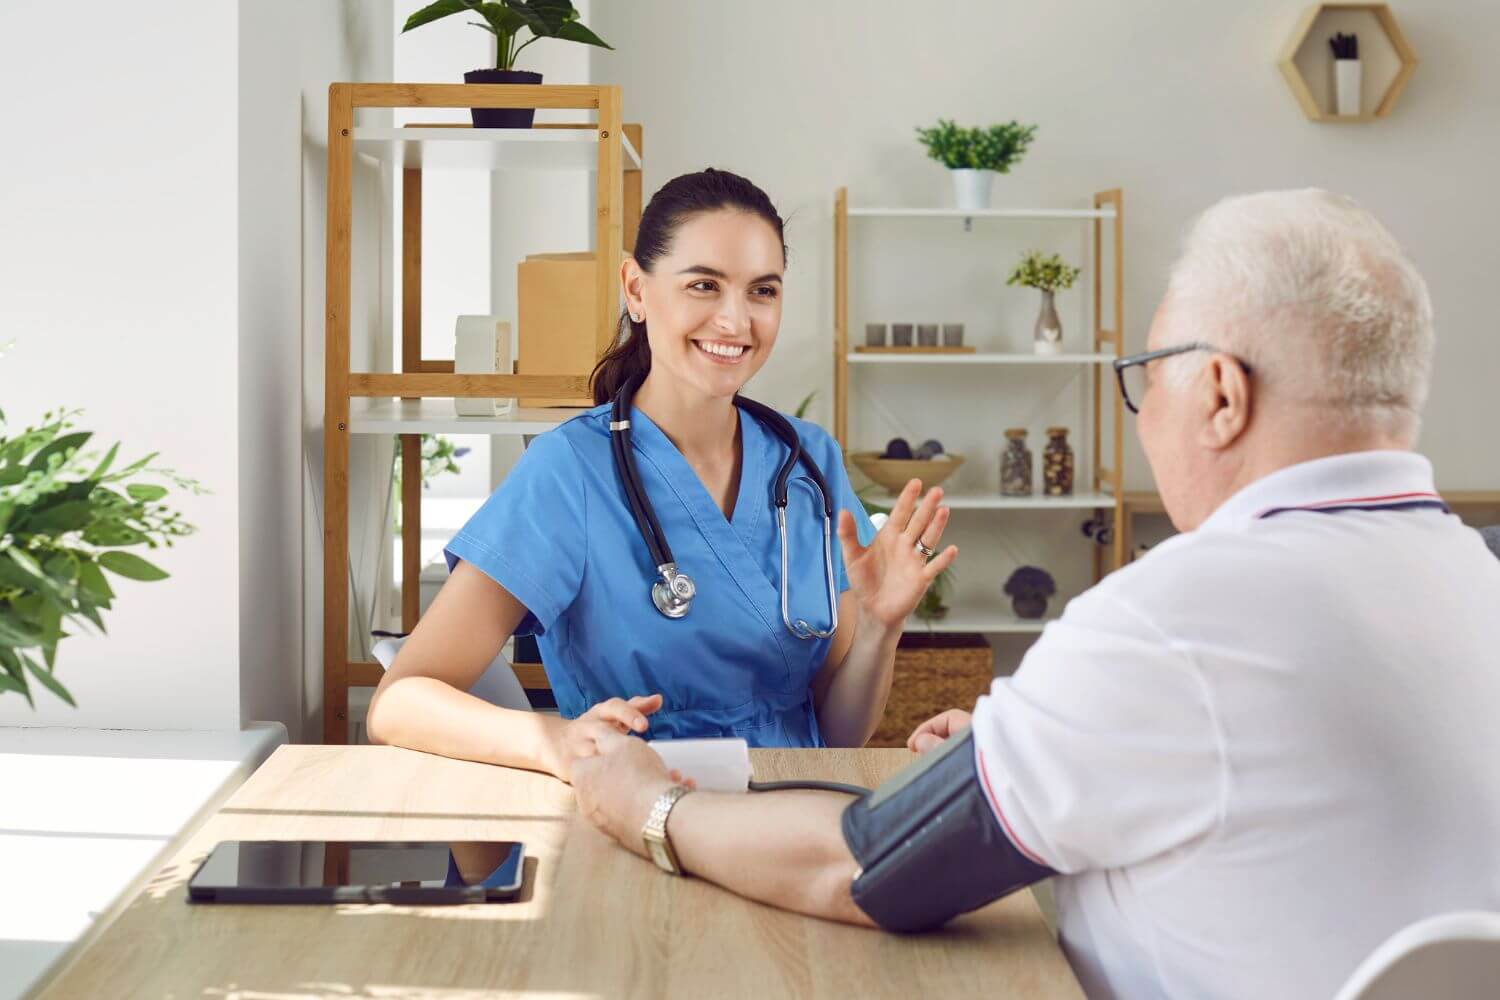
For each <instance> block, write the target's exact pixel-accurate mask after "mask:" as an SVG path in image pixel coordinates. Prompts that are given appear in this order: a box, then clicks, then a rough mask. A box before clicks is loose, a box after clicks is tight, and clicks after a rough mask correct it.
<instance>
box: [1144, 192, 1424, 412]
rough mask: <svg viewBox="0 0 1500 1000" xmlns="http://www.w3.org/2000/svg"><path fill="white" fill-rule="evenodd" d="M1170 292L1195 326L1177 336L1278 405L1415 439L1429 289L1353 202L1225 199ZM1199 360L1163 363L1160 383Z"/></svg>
mask: <svg viewBox="0 0 1500 1000" xmlns="http://www.w3.org/2000/svg"><path fill="white" fill-rule="evenodd" d="M1168 287H1169V292H1170V294H1171V295H1172V298H1173V301H1174V303H1178V302H1180V303H1183V304H1185V305H1186V306H1187V309H1188V310H1189V312H1188V314H1189V315H1191V316H1192V317H1193V319H1194V326H1193V329H1190V330H1185V331H1184V333H1183V337H1182V339H1194V340H1206V341H1208V342H1210V343H1212V344H1213V345H1214V346H1216V347H1218V348H1220V349H1221V350H1224V351H1227V352H1229V353H1231V354H1234V355H1236V356H1238V357H1240V358H1243V359H1244V360H1245V362H1246V363H1248V364H1249V365H1250V366H1251V369H1252V371H1253V372H1254V375H1255V378H1256V379H1257V380H1264V381H1263V384H1264V385H1266V386H1268V387H1271V390H1272V391H1273V392H1274V393H1275V394H1276V395H1277V396H1278V398H1281V399H1283V400H1287V401H1292V402H1300V403H1306V404H1312V405H1321V406H1323V407H1326V408H1327V409H1329V410H1330V411H1332V415H1335V416H1336V417H1337V418H1338V419H1341V420H1342V421H1345V422H1347V423H1348V424H1349V425H1350V426H1352V427H1357V428H1363V429H1370V430H1375V431H1383V432H1387V433H1394V434H1400V435H1403V436H1405V435H1409V436H1411V437H1415V436H1416V432H1417V429H1418V426H1419V423H1420V418H1421V412H1422V406H1423V404H1424V403H1426V401H1427V389H1428V382H1429V380H1430V377H1431V373H1432V353H1433V344H1434V339H1435V338H1434V333H1433V326H1432V303H1431V301H1430V300H1429V298H1428V295H1427V284H1426V282H1424V281H1423V280H1422V276H1421V275H1420V274H1418V273H1417V269H1416V267H1414V266H1413V265H1412V262H1411V261H1410V260H1409V259H1408V258H1407V256H1406V254H1405V253H1403V252H1402V250H1401V247H1400V246H1399V245H1398V244H1397V243H1396V240H1395V238H1394V237H1392V236H1391V234H1390V233H1389V232H1388V231H1387V230H1386V228H1385V227H1384V226H1382V225H1381V224H1380V223H1379V222H1378V221H1376V219H1375V217H1374V216H1373V215H1371V214H1370V213H1369V212H1367V211H1365V210H1364V209H1363V208H1361V207H1360V206H1359V205H1358V204H1357V203H1356V202H1355V201H1354V200H1353V199H1351V198H1346V197H1343V196H1341V195H1335V194H1330V193H1329V192H1327V191H1320V190H1317V189H1307V190H1302V191H1266V192H1262V193H1260V194H1250V195H1241V196H1238V197H1233V198H1226V199H1224V200H1223V201H1221V202H1219V203H1218V204H1217V205H1214V206H1213V207H1212V208H1210V209H1209V210H1208V211H1206V212H1204V213H1203V214H1202V215H1201V216H1199V217H1198V219H1197V221H1196V222H1195V223H1194V224H1193V226H1192V228H1191V229H1190V230H1189V231H1188V234H1187V237H1186V239H1185V240H1184V242H1183V252H1182V256H1181V257H1180V258H1179V259H1178V261H1177V263H1176V265H1175V266H1174V267H1173V269H1172V275H1171V280H1170V283H1169V286H1168ZM1179 329H1181V327H1179ZM1162 346H1169V345H1162ZM1205 358H1206V356H1205V355H1203V354H1202V353H1195V354H1189V355H1185V356H1182V357H1181V358H1180V359H1171V360H1172V361H1173V362H1176V363H1175V364H1169V365H1168V366H1167V368H1168V370H1167V373H1166V374H1167V377H1168V378H1169V379H1172V380H1174V381H1178V382H1179V383H1180V382H1181V381H1185V380H1187V379H1188V378H1190V377H1191V376H1192V375H1193V374H1195V373H1196V372H1197V371H1198V369H1199V368H1200V367H1201V365H1202V364H1203V363H1204V361H1205Z"/></svg>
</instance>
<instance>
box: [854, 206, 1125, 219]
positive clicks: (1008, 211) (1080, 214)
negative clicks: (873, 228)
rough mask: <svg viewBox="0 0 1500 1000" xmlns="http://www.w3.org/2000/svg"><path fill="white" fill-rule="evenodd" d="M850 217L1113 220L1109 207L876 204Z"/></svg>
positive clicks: (857, 207)
mask: <svg viewBox="0 0 1500 1000" xmlns="http://www.w3.org/2000/svg"><path fill="white" fill-rule="evenodd" d="M848 214H849V215H850V216H851V217H853V218H871V219H877V218H886V219H1113V218H1115V210H1114V208H1113V207H1110V208H986V209H983V210H980V211H965V210H964V209H961V208H890V207H882V206H878V205H862V206H856V207H851V208H850V209H849V213H848Z"/></svg>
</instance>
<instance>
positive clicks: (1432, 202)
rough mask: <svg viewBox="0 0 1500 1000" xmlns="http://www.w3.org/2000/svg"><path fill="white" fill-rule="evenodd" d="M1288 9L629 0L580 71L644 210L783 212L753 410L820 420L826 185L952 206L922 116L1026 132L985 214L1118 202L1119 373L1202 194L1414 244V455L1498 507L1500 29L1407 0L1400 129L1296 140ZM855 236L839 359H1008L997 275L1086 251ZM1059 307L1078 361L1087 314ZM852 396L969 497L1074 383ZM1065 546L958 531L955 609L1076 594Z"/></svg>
mask: <svg viewBox="0 0 1500 1000" xmlns="http://www.w3.org/2000/svg"><path fill="white" fill-rule="evenodd" d="M1305 6H1306V4H1305V2H1304V0H1274V2H1262V3H1255V4H1244V3H1228V2H1212V3H1204V2H1189V0H1141V2H1132V3H1128V4H1124V3H1115V2H1109V0H1059V2H1056V3H1048V4H1023V3H1017V2H1001V3H990V2H979V0H970V2H967V3H962V4H952V5H949V6H947V7H945V8H944V9H943V11H942V13H941V15H940V16H939V15H931V16H929V13H928V12H925V11H918V10H914V9H913V8H912V6H911V5H910V4H899V3H895V2H892V0H878V2H876V0H859V2H856V0H830V2H826V3H819V4H807V3H801V2H794V0H767V2H765V3H761V4H757V5H755V6H754V7H753V8H750V7H747V6H746V5H743V4H691V5H684V4H680V3H675V2H671V0H640V2H637V3H633V4H630V5H628V6H620V5H601V6H600V9H599V11H598V13H597V14H596V16H595V18H594V22H595V23H594V24H593V25H592V26H593V27H594V28H595V29H596V30H597V31H599V33H600V34H601V35H603V36H604V37H605V38H607V39H609V40H610V41H611V42H612V43H613V44H614V45H615V46H616V48H617V50H618V51H617V52H614V53H610V52H600V53H597V54H595V57H594V66H595V75H596V79H597V80H598V81H599V82H612V83H620V84H622V85H623V87H624V95H625V106H626V108H627V109H628V114H629V115H630V116H631V117H636V116H639V117H640V119H641V120H642V121H643V122H644V123H645V127H646V129H647V133H648V135H649V137H650V141H649V144H648V145H649V149H650V155H649V156H648V158H647V162H646V188H647V191H648V194H649V192H650V191H651V190H654V189H655V188H656V187H659V186H660V185H661V184H662V183H663V182H664V181H666V180H667V179H669V178H671V177H673V176H675V175H676V174H678V173H682V172H684V171H688V170H694V169H699V168H701V167H703V166H706V165H715V166H721V167H726V168H729V169H733V170H736V171H739V172H741V173H744V174H746V175H747V176H749V177H750V178H752V179H753V180H755V181H756V182H758V183H759V184H761V185H762V186H763V187H764V188H765V189H766V190H767V191H768V192H769V193H770V194H771V196H772V198H773V199H774V200H775V201H776V202H777V204H778V205H779V206H780V207H781V209H782V210H783V213H784V214H787V215H789V216H790V220H791V221H790V224H789V226H788V230H787V238H788V242H789V243H790V244H791V261H790V271H789V273H788V285H787V298H786V305H785V310H786V311H785V316H784V320H783V325H782V331H781V341H780V343H779V344H778V346H777V348H776V353H775V355H774V356H773V357H772V359H771V360H770V361H769V362H768V364H767V366H766V369H765V370H764V371H763V373H762V374H761V375H760V376H758V378H757V380H756V384H755V385H754V386H753V387H752V392H753V393H754V394H755V395H757V396H758V397H759V398H762V399H765V400H767V401H769V402H772V403H775V404H778V405H781V406H790V405H792V404H793V403H795V401H796V400H797V399H799V398H801V396H802V395H803V394H804V393H805V392H806V391H808V390H810V389H814V388H816V389H818V390H819V393H820V396H819V400H818V403H817V404H816V405H815V406H814V408H813V415H814V416H815V417H817V418H818V419H821V420H823V421H825V422H829V420H830V416H831V405H832V399H831V395H832V359H831V351H830V349H829V345H830V338H831V329H832V315H833V298H832V294H833V293H832V274H833V270H832V262H831V257H832V226H831V215H832V200H833V192H834V189H835V188H837V187H838V186H840V185H847V186H848V187H849V190H850V200H851V202H852V203H854V204H860V203H863V204H877V203H883V204H900V205H946V204H951V198H952V195H951V190H950V186H949V180H948V178H947V177H946V176H945V174H944V171H943V169H942V168H941V167H940V166H939V165H938V164H936V163H934V162H932V161H930V160H927V159H926V158H925V155H924V151H923V150H922V149H921V148H920V147H919V146H918V144H917V142H916V140H915V138H914V136H913V131H912V130H913V127H914V126H917V125H925V124H929V123H931V122H933V121H934V120H935V119H937V118H938V117H939V116H942V117H952V118H956V119H958V120H959V121H960V122H963V123H969V124H979V123H990V122H995V121H1006V120H1009V119H1011V118H1017V119H1020V120H1021V121H1024V122H1034V123H1038V124H1039V125H1040V129H1039V131H1038V134H1037V139H1036V142H1035V144H1034V145H1033V147H1032V149H1031V151H1030V153H1029V154H1028V156H1027V158H1026V159H1025V161H1024V162H1023V163H1022V164H1021V165H1020V166H1019V167H1017V168H1016V169H1015V171H1014V172H1013V173H1012V174H1010V175H1008V176H1004V177H1001V178H999V179H998V181H997V186H996V193H995V198H994V203H995V205H996V206H997V207H999V206H1004V205H1024V204H1047V205H1063V206H1081V205H1083V204H1085V203H1086V199H1087V198H1088V197H1089V195H1090V194H1091V193H1092V192H1093V191H1095V190H1099V189H1103V188H1108V187H1113V186H1121V187H1123V188H1124V191H1125V210H1126V220H1127V221H1126V232H1125V241H1126V271H1125V277H1126V295H1125V298H1126V327H1127V329H1126V335H1127V348H1128V349H1131V350H1137V349H1140V347H1141V345H1142V343H1143V342H1144V338H1145V331H1146V327H1147V325H1148V323H1149V321H1150V317H1151V313H1152V311H1153V310H1154V308H1155V305H1156V301H1157V299H1158V297H1159V295H1160V293H1161V290H1162V287H1163V284H1164V277H1165V273H1166V268H1167V266H1168V264H1169V263H1170V261H1171V259H1172V257H1173V255H1174V253H1175V251H1176V249H1177V246H1178V243H1179V238H1180V234H1181V232H1182V230H1183V228H1184V226H1185V224H1186V223H1187V222H1188V221H1189V219H1190V218H1191V217H1192V216H1193V215H1194V214H1195V213H1196V212H1198V211H1200V210H1202V209H1203V208H1205V207H1207V206H1208V205H1210V204H1211V203H1213V202H1214V201H1215V200H1216V199H1218V198H1219V197H1221V196H1223V195H1227V194H1231V193H1235V192H1243V191H1254V190H1259V189H1266V188H1281V187H1295V186H1305V185H1317V186H1322V187H1327V188H1331V189H1334V190H1338V191H1343V192H1346V193H1348V194H1351V195H1353V196H1354V197H1356V198H1358V199H1359V200H1360V201H1362V202H1363V203H1364V204H1365V205H1366V206H1368V207H1369V208H1371V209H1372V210H1373V211H1374V212H1375V213H1376V214H1377V215H1378V216H1379V217H1380V218H1381V219H1382V220H1383V221H1384V222H1385V223H1386V224H1387V225H1388V226H1389V227H1390V228H1391V229H1392V230H1393V231H1394V232H1395V234H1396V235H1397V236H1398V237H1399V238H1400V239H1401V240H1402V241H1403V242H1404V244H1405V245H1406V247H1407V249H1408V250H1409V252H1410V253H1411V255H1412V256H1413V258H1414V259H1415V260H1416V261H1417V264H1418V266H1419V267H1420V268H1421V269H1422V270H1423V272H1424V273H1425V275H1426V276H1427V279H1428V281H1429V283H1430V285H1431V288H1432V294H1433V299H1434V302H1435V304H1436V309H1437V315H1438V321H1439V337H1440V347H1439V351H1438V360H1437V370H1436V376H1435V382H1434V391H1433V398H1432V403H1431V405H1430V407H1429V412H1428V418H1427V423H1426V430H1425V433H1424V436H1423V441H1422V448H1423V450H1424V451H1426V453H1427V454H1429V455H1430V456H1431V457H1432V458H1433V460H1434V462H1435V464H1436V467H1437V474H1438V482H1439V484H1440V486H1442V487H1445V488H1448V489H1463V488H1486V487H1487V488H1494V487H1496V486H1497V485H1500V449H1497V448H1496V447H1495V446H1494V444H1493V432H1492V430H1491V427H1492V425H1493V423H1494V415H1493V414H1494V409H1493V404H1492V403H1490V402H1489V401H1488V400H1489V397H1490V396H1492V394H1493V387H1494V381H1495V376H1496V373H1497V371H1500V338H1497V337H1496V336H1495V331H1494V327H1495V323H1494V320H1493V311H1492V306H1491V299H1492V294H1491V290H1490V287H1489V286H1490V285H1492V284H1493V280H1492V279H1491V278H1490V277H1489V272H1490V271H1491V270H1493V268H1494V265H1495V261H1496V243H1495V240H1496V237H1495V233H1496V231H1497V223H1500V207H1497V205H1496V203H1495V202H1494V200H1493V199H1492V198H1490V197H1489V190H1490V187H1491V184H1492V177H1493V174H1494V163H1495V162H1496V160H1497V158H1500V130H1497V129H1496V128H1495V119H1494V109H1495V108H1496V107H1497V106H1500V65H1497V64H1496V63H1495V62H1494V60H1493V59H1492V58H1491V57H1492V55H1493V45H1491V44H1489V42H1490V40H1491V39H1494V38H1496V37H1500V5H1495V4H1475V3H1472V2H1463V0H1423V2H1405V3H1398V4H1396V5H1395V8H1396V13H1397V16H1398V17H1399V18H1400V19H1401V22H1402V24H1403V25H1404V27H1405V29H1406V32H1407V36H1408V38H1409V40H1410V41H1411V43H1412V45H1413V46H1414V47H1415V48H1416V50H1417V53H1418V54H1419V56H1420V57H1421V59H1422V63H1421V65H1420V66H1419V67H1418V69H1417V72H1416V75H1415V76H1414V77H1413V79H1412V80H1411V83H1410V85H1409V87H1408V88H1407V91H1406V93H1405V95H1404V96H1403V97H1402V99H1401V102H1400V104H1399V105H1398V106H1397V108H1396V110H1395V113H1394V114H1393V115H1392V116H1391V117H1389V118H1388V119H1385V120H1382V121H1379V122H1376V123H1373V124H1368V125H1326V124H1324V125H1320V124H1313V123H1311V122H1309V121H1307V120H1306V119H1305V118H1304V117H1303V115H1302V113H1301V111H1300V110H1299V109H1298V107H1297V105H1296V103H1295V102H1294V100H1293V99H1292V96H1291V93H1290V92H1289V91H1288V89H1287V87H1286V84H1285V82H1284V81H1283V80H1282V79H1281V76H1280V74H1279V73H1278V72H1277V70H1276V68H1275V62H1276V58H1277V55H1278V53H1279V51H1280V49H1281V46H1282V45H1283V44H1284V42H1285V41H1286V39H1287V37H1288V36H1289V35H1290V33H1291V31H1292V28H1293V25H1294V24H1295V22H1296V20H1297V18H1298V16H1299V14H1300V13H1301V11H1302V10H1303V9H1304V7H1305ZM851 228H852V232H853V235H854V239H855V244H854V246H855V250H856V255H855V258H854V262H853V263H852V265H851V282H852V284H851V298H852V303H853V308H852V310H851V316H850V319H851V327H852V328H851V336H855V337H862V335H863V325H862V324H863V323H864V322H865V321H866V320H889V319H900V318H925V317H929V316H930V317H932V318H933V319H936V320H938V321H942V320H943V319H945V318H948V317H950V316H951V317H954V318H957V319H959V320H963V321H965V322H967V324H968V326H969V329H970V332H971V333H975V332H978V333H981V334H983V335H986V336H988V337H989V338H990V339H991V340H992V342H996V343H1002V344H1010V345H1012V346H1021V347H1024V345H1025V343H1026V338H1027V337H1028V336H1029V332H1030V326H1031V323H1032V320H1033V318H1034V316H1035V308H1036V305H1035V301H1036V300H1035V298H1034V293H1029V292H1028V291H1026V290H1023V289H1005V288H1004V287H1003V280H1004V275H1005V273H1006V269H1007V268H1008V267H1009V265H1010V264H1011V263H1012V262H1013V260H1014V259H1015V258H1016V257H1017V256H1018V255H1019V253H1020V252H1021V250H1023V249H1025V248H1026V247H1027V246H1030V245H1039V246H1043V247H1046V248H1049V249H1058V250H1061V251H1063V252H1064V253H1065V254H1070V255H1074V256H1076V255H1077V253H1078V250H1079V247H1080V242H1079V240H1080V236H1081V235H1082V227H1081V226H1080V227H1078V228H1077V229H1072V230H1069V229H1058V228H1056V227H1053V228H1050V229H1048V228H1046V227H1038V226H1031V227H1026V228H1020V229H1016V230H1011V229H1007V228H1004V227H1002V226H1000V225H998V224H993V223H991V224H985V223H980V224H977V225H976V227H975V232H974V233H972V234H968V235H965V234H963V233H962V232H960V231H959V227H958V225H957V224H956V223H954V224H949V223H935V222H926V223H894V222H876V221H862V220H855V221H854V222H853V223H852V224H851ZM1075 304H1076V297H1075ZM1060 309H1062V311H1063V320H1064V323H1065V324H1068V325H1069V336H1070V337H1073V338H1077V337H1078V335H1079V333H1080V332H1081V331H1082V326H1081V324H1080V323H1079V321H1078V318H1077V313H1076V312H1074V311H1073V310H1072V309H1071V308H1063V306H1062V305H1060ZM1074 343H1076V344H1080V345H1081V341H1080V340H1076V339H1075V340H1074ZM1023 377H1024V379H1026V381H1022V380H1021V379H1022V378H1023ZM853 380H854V389H855V403H856V406H855V414H856V418H857V419H856V420H855V422H854V423H853V424H852V425H851V427H852V438H853V442H854V445H855V447H865V448H876V447H880V446H881V445H882V444H883V443H884V441H885V440H886V438H887V437H889V436H891V435H893V434H896V433H901V434H905V435H907V436H910V437H912V438H913V441H914V443H915V441H917V440H920V439H921V438H925V437H927V436H930V435H931V434H933V433H935V432H938V433H937V436H940V437H945V438H953V440H947V441H945V443H946V444H947V445H948V447H949V448H950V449H951V450H954V451H967V452H968V453H969V455H970V465H969V466H966V467H965V469H963V470H962V471H961V472H960V473H959V479H958V480H957V481H958V482H960V483H963V484H967V485H970V486H974V487H976V488H978V487H984V486H993V485H994V483H993V482H992V480H993V479H994V471H995V470H996V468H997V466H998V461H997V458H998V453H999V449H1000V447H1001V444H1002V440H1001V436H1000V430H1001V428H1003V427H1005V426H1008V425H1010V424H1012V423H1014V424H1024V425H1026V426H1029V427H1032V428H1033V434H1032V446H1033V449H1034V450H1038V451H1039V450H1040V447H1041V445H1042V444H1043V443H1044V442H1041V441H1037V440H1036V438H1037V437H1038V436H1039V435H1040V431H1041V428H1042V427H1043V426H1044V425H1045V423H1046V422H1049V421H1051V420H1052V419H1061V420H1062V422H1065V423H1068V424H1071V425H1072V426H1074V427H1077V426H1078V425H1079V418H1078V409H1077V405H1076V400H1077V396H1076V393H1075V392H1074V389H1075V388H1076V386H1074V385H1070V384H1068V383H1066V382H1065V381H1064V380H1063V378H1062V376H1061V375H1060V374H1056V373H1054V374H1052V375H1049V376H1045V377H1042V378H1040V379H1038V378H1037V377H1036V373H1034V372H1028V373H1026V375H1025V376H1019V375H1017V374H1016V373H1001V372H998V371H995V370H990V371H987V372H984V373H977V372H976V373H972V374H964V375H958V376H956V377H954V378H952V379H946V378H944V379H940V378H938V377H936V376H935V375H934V374H932V373H930V372H927V373H923V374H917V375H913V374H897V373H885V372H882V373H881V374H879V375H873V374H870V373H856V374H855V375H854V376H853ZM954 389H956V390H957V391H956V392H952V391H950V390H954ZM1039 399H1040V400H1045V401H1046V402H1043V403H1037V402H1036V401H1037V400H1039ZM1070 415H1071V419H1069V416H1070ZM1127 433H1128V435H1129V434H1133V431H1132V430H1131V429H1130V428H1127ZM1127 440H1128V442H1129V443H1128V446H1127V453H1126V463H1127V469H1126V480H1127V483H1128V485H1129V486H1130V487H1131V488H1146V487H1148V486H1149V485H1150V483H1151V480H1150V476H1149V472H1148V470H1147V468H1146V466H1145V464H1144V460H1143V458H1142V455H1141V453H1140V450H1139V448H1138V447H1137V446H1136V444H1135V442H1134V440H1133V437H1128V438H1127ZM1081 464H1082V463H1080V465H1081ZM1077 527H1078V525H1077V523H1076V519H1074V518H1071V517H1069V516H1067V515H1060V514H1035V515H1033V514H1025V515H1014V516H1011V515H999V514H993V513H989V512H961V513H959V514H957V515H956V516H955V517H954V519H953V526H952V527H951V528H950V535H951V536H953V538H954V539H955V540H956V541H958V543H959V544H960V547H961V548H962V549H963V550H964V554H963V555H962V556H961V557H960V560H959V564H958V574H959V587H960V590H961V591H963V590H966V589H971V588H974V587H976V586H978V587H987V588H989V589H990V590H994V589H996V588H998V586H999V582H1000V581H1001V580H1003V578H1004V577H1003V574H1005V573H1007V572H1008V571H1009V568H1010V567H1012V566H1013V565H1015V564H1016V563H1017V562H1020V561H1022V560H1036V561H1040V562H1041V563H1042V565H1046V566H1049V567H1051V568H1053V569H1054V570H1055V571H1057V572H1058V574H1059V576H1060V578H1061V579H1062V582H1063V584H1064V589H1076V588H1077V587H1078V586H1081V585H1082V584H1084V583H1085V582H1086V581H1087V576H1088V567H1087V564H1086V560H1085V555H1086V553H1085V551H1084V549H1083V546H1082V544H1081V540H1080V539H1079V538H1078V535H1077ZM1002 645H1005V644H1002ZM1009 645H1010V646H1012V647H1015V648H1019V644H1015V643H1011V644H1009ZM1003 659H1004V656H1003V655H1002V660H1003Z"/></svg>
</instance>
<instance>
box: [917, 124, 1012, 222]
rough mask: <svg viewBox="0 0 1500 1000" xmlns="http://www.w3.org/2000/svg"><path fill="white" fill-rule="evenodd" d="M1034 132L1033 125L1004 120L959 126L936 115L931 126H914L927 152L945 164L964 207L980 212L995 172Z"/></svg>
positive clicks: (986, 203) (1005, 168)
mask: <svg viewBox="0 0 1500 1000" xmlns="http://www.w3.org/2000/svg"><path fill="white" fill-rule="evenodd" d="M1034 135H1036V126H1035V125H1022V124H1020V123H1019V122H1014V121H1012V122H1006V123H1005V124H1004V125H991V126H990V127H989V128H961V127H960V126H958V125H956V124H954V123H953V122H952V121H950V120H949V119H946V118H939V119H938V123H937V124H936V125H935V126H933V127H932V128H918V129H917V138H918V139H920V140H921V142H922V144H923V145H924V146H926V147H927V155H928V156H930V157H932V158H933V159H934V160H937V161H938V162H939V163H941V164H943V166H945V167H947V168H948V171H949V173H950V174H951V175H952V177H953V193H954V197H955V198H956V199H957V202H958V207H959V208H960V209H962V210H964V211H969V212H982V211H984V210H985V209H987V208H989V207H990V188H991V186H992V185H993V183H994V180H995V175H996V174H1007V173H1010V168H1011V167H1012V166H1014V165H1015V164H1016V163H1018V162H1020V160H1021V157H1022V156H1023V155H1024V154H1025V152H1026V147H1027V146H1029V145H1031V139H1032V137H1033V136H1034Z"/></svg>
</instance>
